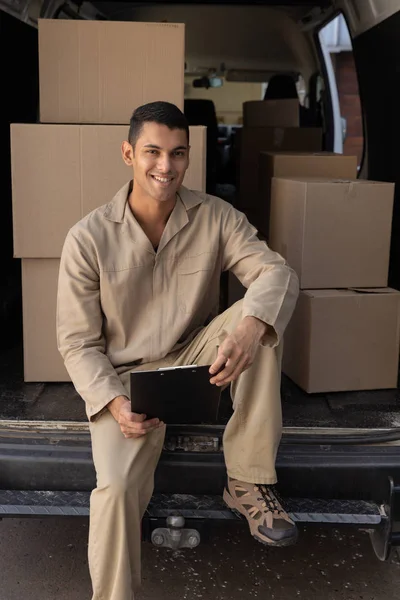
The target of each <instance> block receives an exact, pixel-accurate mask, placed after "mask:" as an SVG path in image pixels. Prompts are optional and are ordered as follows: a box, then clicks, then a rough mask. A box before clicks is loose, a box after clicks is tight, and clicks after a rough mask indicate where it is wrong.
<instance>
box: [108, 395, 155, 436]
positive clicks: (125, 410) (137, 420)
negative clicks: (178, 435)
mask: <svg viewBox="0 0 400 600" xmlns="http://www.w3.org/2000/svg"><path fill="white" fill-rule="evenodd" d="M107 408H108V410H109V411H110V413H111V414H112V416H113V417H114V419H115V420H116V421H117V423H118V424H119V426H120V427H121V431H122V433H123V435H124V436H125V437H126V438H139V437H142V436H143V435H146V433H150V431H154V429H159V428H160V427H162V426H163V425H164V423H163V422H162V421H160V420H159V419H146V415H143V414H141V415H139V414H137V413H133V412H131V402H130V400H129V399H128V398H127V397H126V396H117V397H116V398H114V400H111V402H110V403H109V404H108V405H107Z"/></svg>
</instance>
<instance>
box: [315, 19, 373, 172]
mask: <svg viewBox="0 0 400 600" xmlns="http://www.w3.org/2000/svg"><path fill="white" fill-rule="evenodd" d="M319 40H320V44H321V50H322V54H323V57H324V60H325V68H326V73H327V83H328V84H329V88H330V90H329V91H330V95H331V102H332V110H333V119H334V150H335V151H336V152H340V153H341V152H343V154H347V155H356V156H357V158H358V166H359V168H360V166H361V162H362V158H363V153H364V135H363V121H362V110H361V103H360V95H359V89H358V78H357V71H356V66H355V62H354V56H353V45H352V40H351V36H350V33H349V29H348V27H347V23H346V20H345V18H344V16H343V15H342V14H340V15H338V16H336V17H335V18H334V19H333V20H331V21H330V22H329V23H327V24H326V25H325V26H324V27H323V28H322V29H321V30H320V31H319Z"/></svg>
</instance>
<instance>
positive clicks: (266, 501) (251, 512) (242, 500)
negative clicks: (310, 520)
mask: <svg viewBox="0 0 400 600" xmlns="http://www.w3.org/2000/svg"><path fill="white" fill-rule="evenodd" d="M223 498H224V501H225V502H226V504H227V505H228V506H229V508H230V509H231V510H233V511H234V512H236V513H239V514H240V515H243V516H244V517H246V519H247V521H248V523H249V526H250V533H251V535H252V536H253V537H254V538H255V539H256V540H258V541H259V542H261V543H262V544H266V545H268V546H290V545H291V544H294V543H295V542H296V541H297V536H298V530H297V527H296V525H295V523H294V522H293V521H292V519H291V518H290V517H289V515H288V514H287V512H286V511H285V510H284V509H283V507H282V504H281V501H280V500H279V499H278V496H277V493H276V491H275V490H274V487H273V486H272V485H256V484H254V483H246V482H244V481H238V480H237V479H231V478H230V477H228V482H227V485H226V488H225V490H224V495H223Z"/></svg>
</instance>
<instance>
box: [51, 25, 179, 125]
mask: <svg viewBox="0 0 400 600" xmlns="http://www.w3.org/2000/svg"><path fill="white" fill-rule="evenodd" d="M184 70H185V25H184V24H175V23H133V22H130V21H126V22H117V21H85V20H81V21H79V20H61V19H60V20H59V19H54V20H52V19H40V20H39V83H40V120H41V122H42V123H107V124H111V123H121V124H126V123H129V120H130V118H131V115H132V112H133V111H134V110H135V109H136V108H137V107H138V106H140V105H142V104H146V103H147V102H154V101H156V100H165V101H168V102H172V103H173V104H176V105H177V106H179V108H181V109H183V96H184Z"/></svg>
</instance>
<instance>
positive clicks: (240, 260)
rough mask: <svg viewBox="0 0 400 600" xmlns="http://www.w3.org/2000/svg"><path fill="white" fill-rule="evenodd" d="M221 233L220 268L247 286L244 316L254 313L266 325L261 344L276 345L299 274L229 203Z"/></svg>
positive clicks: (291, 307) (292, 305)
mask: <svg viewBox="0 0 400 600" xmlns="http://www.w3.org/2000/svg"><path fill="white" fill-rule="evenodd" d="M222 235H223V241H224V264H223V269H224V270H229V271H232V273H233V274H234V275H236V277H237V278H238V279H239V281H240V282H241V283H242V285H243V286H244V287H246V288H247V292H246V294H245V296H244V301H243V317H246V316H253V317H256V318H257V319H260V320H261V321H263V322H264V323H266V324H267V325H269V328H268V331H267V333H266V334H265V336H264V338H263V340H262V344H263V345H268V346H273V347H274V346H277V345H278V344H279V343H280V342H281V340H282V337H283V334H284V331H285V329H286V326H287V325H288V323H289V321H290V318H291V316H292V314H293V311H294V308H295V306H296V301H297V298H298V295H299V280H298V277H297V275H296V273H295V272H294V271H293V269H291V268H290V266H289V265H288V264H287V263H286V261H285V259H284V258H282V256H280V254H278V253H277V252H273V251H272V250H271V249H270V248H269V247H268V246H267V244H266V243H265V242H262V241H261V240H259V239H258V237H257V231H256V229H255V228H254V227H253V226H252V225H250V223H249V222H248V221H247V218H246V217H245V215H244V214H243V213H241V212H239V211H237V210H235V209H234V208H232V207H231V208H230V209H229V210H228V212H227V215H226V219H225V221H224V227H223V233H222Z"/></svg>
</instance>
